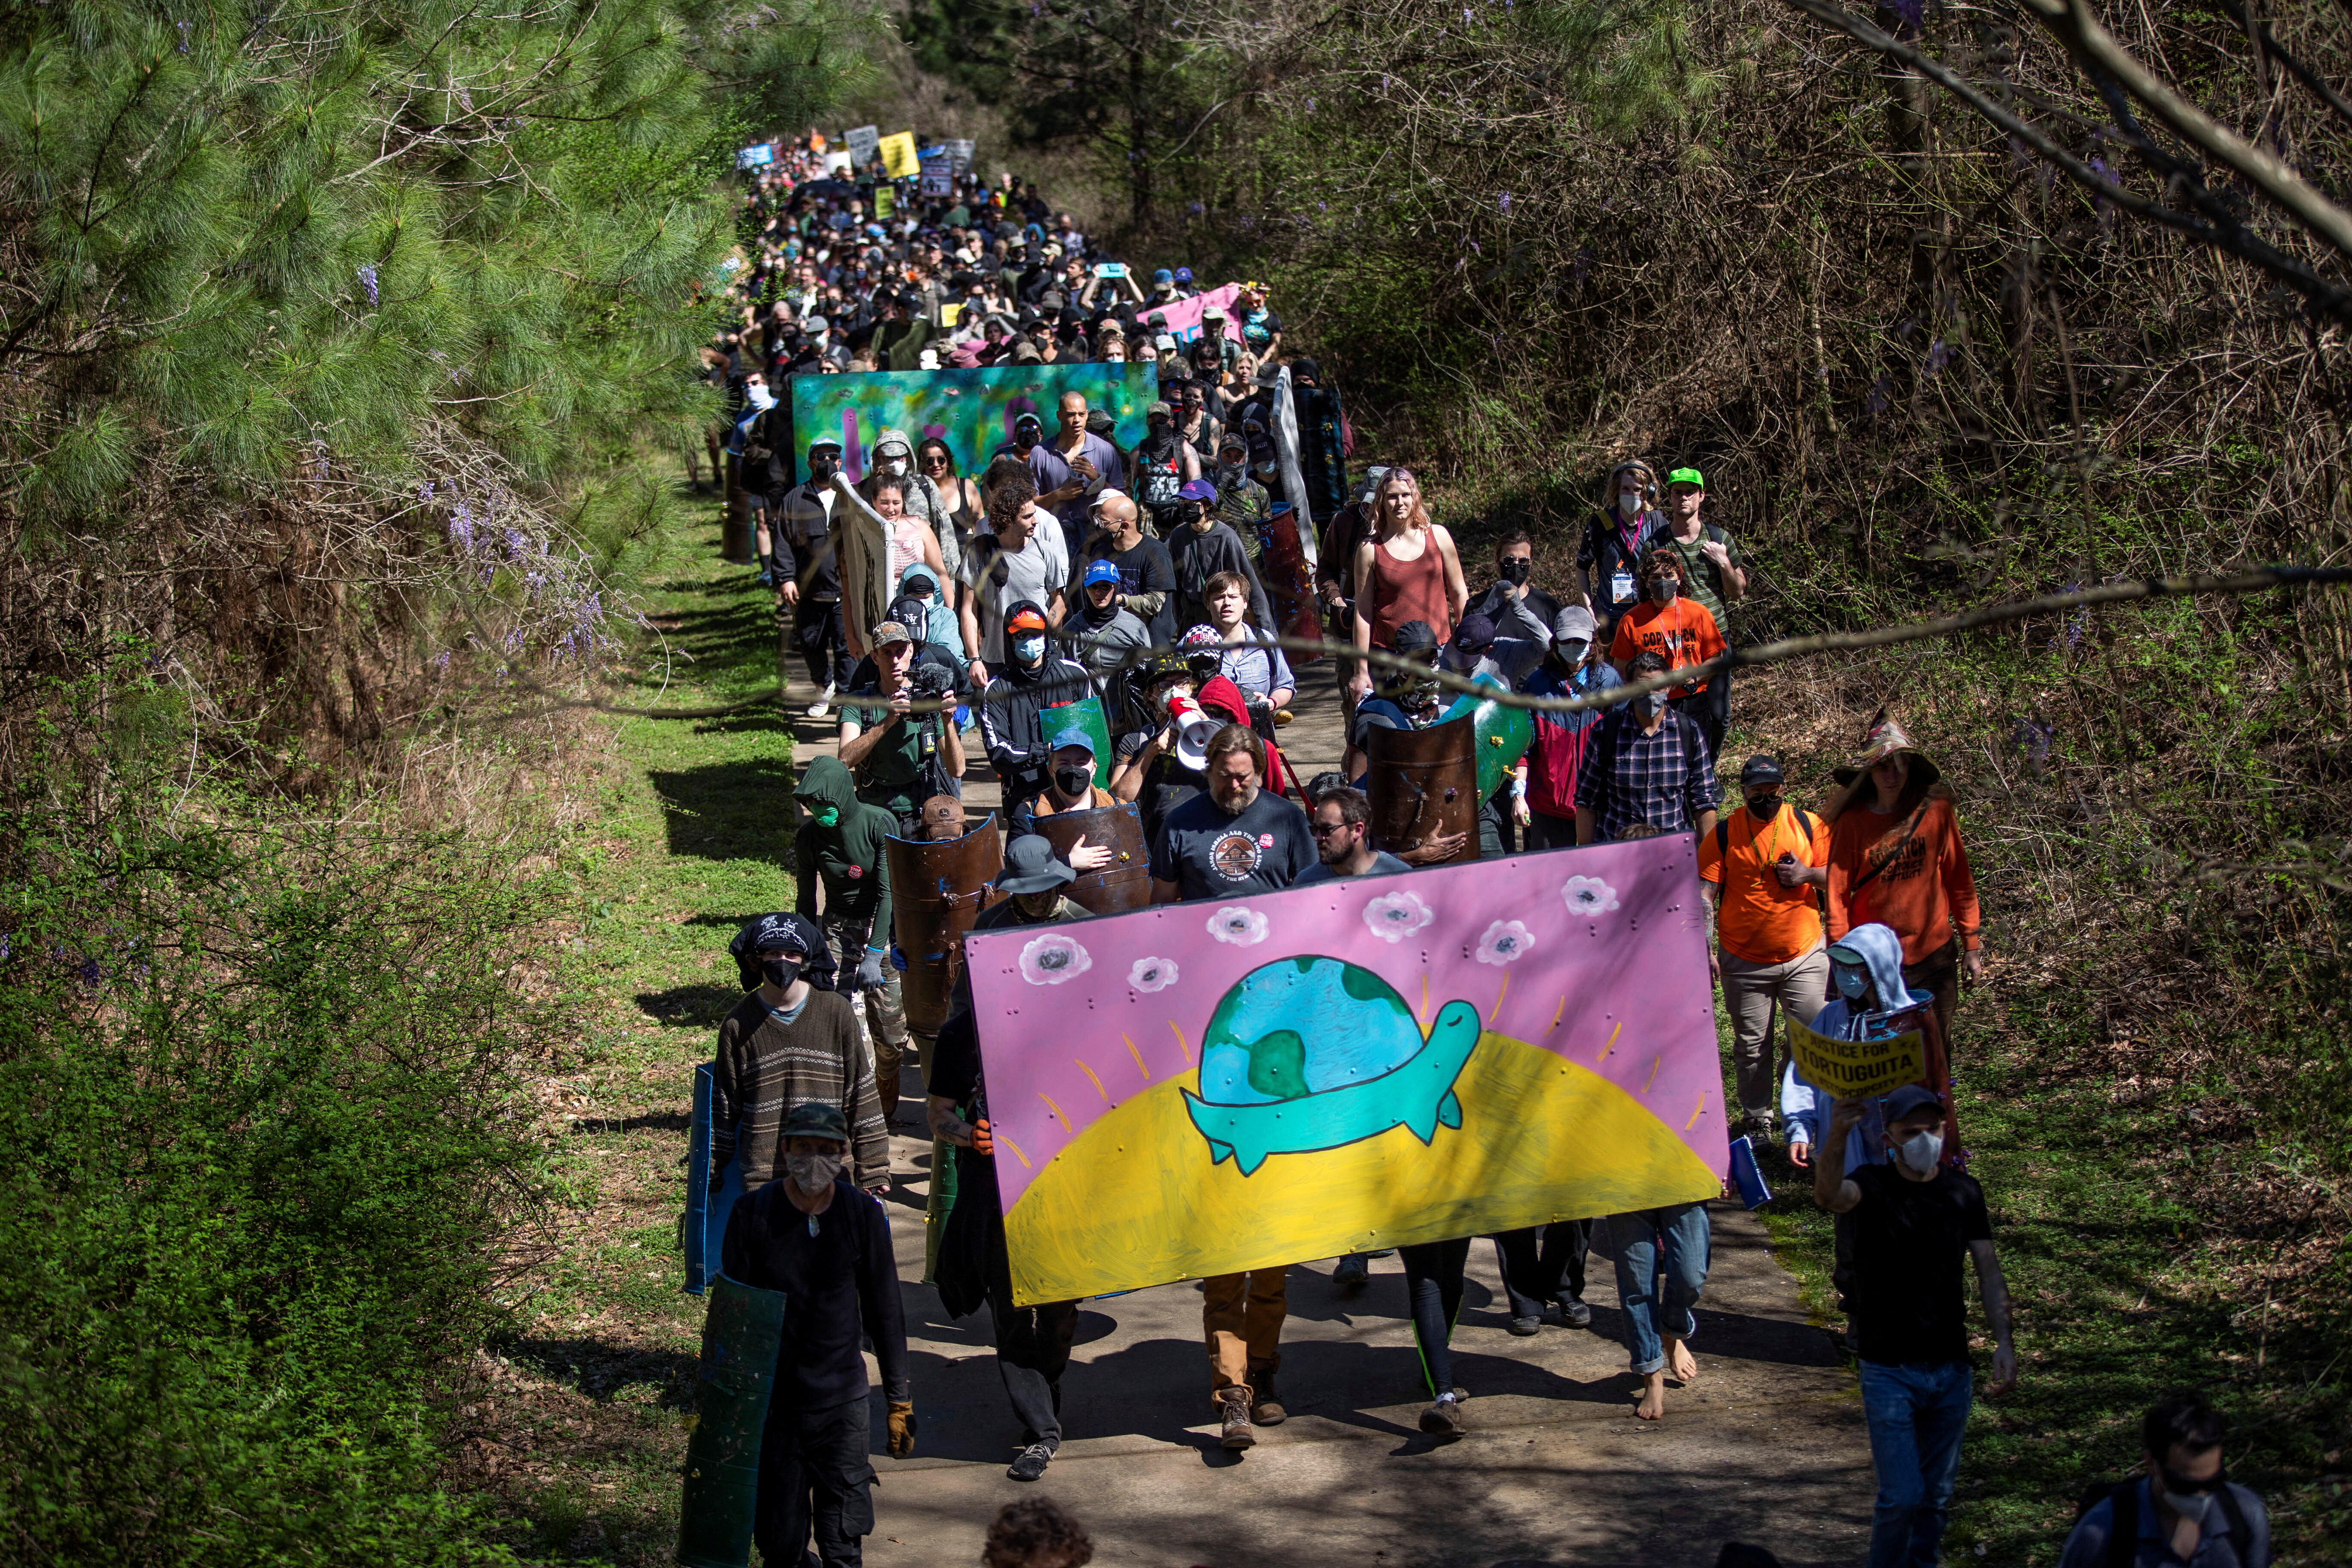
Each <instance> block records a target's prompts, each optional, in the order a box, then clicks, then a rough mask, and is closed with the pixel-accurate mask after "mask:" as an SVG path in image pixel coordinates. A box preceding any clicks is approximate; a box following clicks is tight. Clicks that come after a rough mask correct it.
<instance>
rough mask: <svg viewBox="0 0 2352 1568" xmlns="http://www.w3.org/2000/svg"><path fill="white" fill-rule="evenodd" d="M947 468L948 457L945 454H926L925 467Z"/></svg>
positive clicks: (924, 458)
mask: <svg viewBox="0 0 2352 1568" xmlns="http://www.w3.org/2000/svg"><path fill="white" fill-rule="evenodd" d="M947 466H948V455H947V454H946V453H945V452H926V453H924V454H923V467H925V468H946V467H947Z"/></svg>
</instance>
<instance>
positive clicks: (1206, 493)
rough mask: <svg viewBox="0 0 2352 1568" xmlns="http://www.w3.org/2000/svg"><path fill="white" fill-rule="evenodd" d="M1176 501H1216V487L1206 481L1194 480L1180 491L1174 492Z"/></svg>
mask: <svg viewBox="0 0 2352 1568" xmlns="http://www.w3.org/2000/svg"><path fill="white" fill-rule="evenodd" d="M1176 499H1177V500H1198V501H1213V500H1216V499H1217V487H1216V486H1215V485H1213V484H1211V483H1210V482H1209V481H1208V480H1206V479H1194V480H1192V482H1190V483H1189V484H1187V485H1186V486H1185V487H1184V488H1183V489H1181V490H1178V491H1177V492H1176Z"/></svg>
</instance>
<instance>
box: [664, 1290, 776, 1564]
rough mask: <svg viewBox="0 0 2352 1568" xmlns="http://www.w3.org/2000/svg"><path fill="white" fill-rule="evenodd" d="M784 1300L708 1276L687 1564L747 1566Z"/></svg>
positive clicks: (683, 1540) (683, 1549) (684, 1535)
mask: <svg viewBox="0 0 2352 1568" xmlns="http://www.w3.org/2000/svg"><path fill="white" fill-rule="evenodd" d="M783 1337H784V1298H783V1295H782V1292H781V1291H776V1290H761V1289H757V1288H755V1287H753V1286H750V1285H746V1284H744V1283H742V1282H741V1281H740V1280H737V1279H729V1278H728V1277H727V1276H725V1275H724V1274H721V1275H719V1278H718V1279H716V1280H714V1281H712V1283H711V1287H710V1310H709V1315H708V1316H706V1317H705V1318H704V1320H703V1324H702V1365H701V1368H700V1370H699V1372H698V1375H697V1377H696V1379H695V1387H694V1429H693V1430H692V1431H691V1432H690V1433H688V1436H687V1439H686V1498H685V1501H684V1504H683V1506H682V1507H681V1509H680V1510H679V1516H678V1527H677V1560H678V1561H679V1562H680V1563H685V1564H687V1568H744V1564H745V1563H749V1562H750V1561H751V1514H752V1510H753V1509H754V1507H755V1506H756V1505H757V1504H758V1502H759V1500H760V1434H761V1428H763V1427H764V1426H766V1425H767V1421H768V1401H769V1398H770V1396H771V1395H772V1394H773V1393H774V1392H775V1387H776V1355H777V1352H778V1350H779V1349H780V1348H781V1347H782V1343H783Z"/></svg>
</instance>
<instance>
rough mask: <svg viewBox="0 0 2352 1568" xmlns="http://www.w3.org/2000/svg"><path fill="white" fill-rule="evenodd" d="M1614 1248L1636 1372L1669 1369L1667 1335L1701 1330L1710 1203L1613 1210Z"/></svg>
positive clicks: (1627, 1339) (1687, 1335) (1682, 1335)
mask: <svg viewBox="0 0 2352 1568" xmlns="http://www.w3.org/2000/svg"><path fill="white" fill-rule="evenodd" d="M1605 1223H1606V1224H1607V1225H1608V1226H1609V1250H1610V1251H1612V1252H1613V1253H1615V1254H1616V1255H1617V1301H1618V1305H1619V1306H1620V1307H1621V1308H1622V1309H1623V1310H1624V1313H1625V1349H1626V1351H1627V1352H1628V1353H1629V1354H1631V1355H1632V1356H1633V1371H1634V1372H1635V1373H1637V1374H1641V1375H1644V1376H1646V1375H1647V1374H1649V1373H1654V1372H1661V1371H1664V1368H1665V1364H1666V1347H1665V1344H1664V1340H1663V1339H1662V1338H1661V1336H1662V1335H1663V1336H1669V1337H1672V1338H1674V1339H1678V1340H1686V1339H1689V1338H1690V1337H1691V1336H1692V1335H1694V1334H1696V1333H1697V1332H1698V1319H1697V1317H1696V1315H1694V1314H1693V1312H1692V1311H1691V1309H1692V1308H1693V1307H1695V1306H1696V1305H1697V1304H1698V1292H1699V1288H1700V1287H1701V1286H1703V1285H1705V1284H1706V1259H1707V1247H1708V1245H1709V1242H1710V1241H1711V1239H1712V1233H1711V1232H1710V1231H1709V1230H1708V1228H1707V1221H1706V1205H1705V1204H1670V1205H1667V1206H1666V1207H1664V1208H1659V1209H1635V1210H1634V1211H1633V1213H1632V1214H1613V1215H1610V1216H1609V1218H1608V1220H1607V1221H1606V1222H1605Z"/></svg>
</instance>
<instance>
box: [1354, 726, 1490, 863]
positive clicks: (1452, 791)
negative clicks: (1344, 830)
mask: <svg viewBox="0 0 2352 1568" xmlns="http://www.w3.org/2000/svg"><path fill="white" fill-rule="evenodd" d="M1365 745H1366V746H1367V747H1368V748H1369V750H1370V756H1371V764H1372V765H1371V775H1370V784H1371V791H1370V793H1371V797H1372V847H1373V848H1375V849H1385V850H1387V851H1388V852H1389V853H1390V854H1391V855H1402V854H1403V853H1404V852H1405V851H1406V850H1408V849H1417V848H1419V847H1421V846H1422V845H1423V844H1425V843H1427V842H1429V841H1430V840H1431V839H1433V838H1438V837H1444V835H1447V834H1451V833H1459V834H1463V835H1465V837H1464V840H1463V844H1462V847H1461V848H1460V849H1459V850H1458V851H1456V852H1455V853H1454V856H1453V858H1452V859H1451V860H1447V861H1440V862H1437V864H1440V865H1451V864H1454V863H1456V862H1459V861H1463V860H1475V859H1476V858H1478V801H1479V795H1478V732H1477V728H1476V725H1475V721H1473V720H1472V718H1471V717H1470V716H1469V715H1468V714H1466V713H1465V714H1464V715H1463V716H1462V717H1461V718H1459V719H1451V720H1448V721H1445V722H1444V723H1442V724H1433V725H1431V726H1430V727H1429V728H1428V729H1426V730H1381V729H1375V730H1372V731H1370V732H1369V733H1368V734H1367V735H1366V736H1365Z"/></svg>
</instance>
